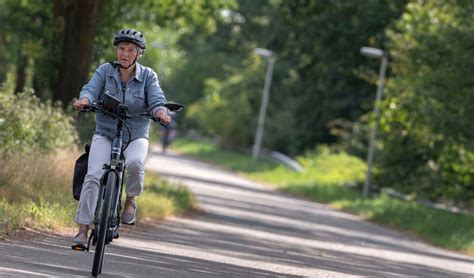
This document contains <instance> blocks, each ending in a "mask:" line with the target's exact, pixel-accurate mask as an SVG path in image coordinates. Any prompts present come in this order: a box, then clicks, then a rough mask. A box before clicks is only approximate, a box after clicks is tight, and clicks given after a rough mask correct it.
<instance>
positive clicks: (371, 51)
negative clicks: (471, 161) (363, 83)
mask: <svg viewBox="0 0 474 278" xmlns="http://www.w3.org/2000/svg"><path fill="white" fill-rule="evenodd" d="M360 53H362V55H365V56H367V57H371V58H378V59H381V64H380V71H379V84H378V86H377V94H376V96H375V104H374V120H375V122H374V123H373V125H372V128H371V129H370V140H369V149H368V151H367V173H366V175H365V183H364V188H363V191H362V196H363V197H364V198H367V197H368V195H369V192H370V180H371V175H372V161H373V158H374V145H375V138H376V136H377V125H378V118H379V114H380V100H381V99H382V94H383V88H384V84H385V71H386V69H387V65H388V55H387V52H385V51H383V50H381V49H378V48H373V47H362V48H361V49H360Z"/></svg>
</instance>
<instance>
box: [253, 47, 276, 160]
mask: <svg viewBox="0 0 474 278" xmlns="http://www.w3.org/2000/svg"><path fill="white" fill-rule="evenodd" d="M254 52H255V53H256V54H258V55H260V56H262V57H264V58H266V59H268V64H267V74H266V76H265V86H264V87H263V95H262V102H261V103H260V113H259V115H258V123H257V131H256V133H255V143H254V145H253V148H252V156H253V158H254V159H258V157H259V155H260V147H261V145H262V137H263V124H264V123H265V113H266V111H267V104H268V98H269V93H270V84H271V83H272V74H273V64H274V63H275V61H276V57H275V55H274V54H273V52H272V51H270V50H268V49H264V48H255V49H254Z"/></svg>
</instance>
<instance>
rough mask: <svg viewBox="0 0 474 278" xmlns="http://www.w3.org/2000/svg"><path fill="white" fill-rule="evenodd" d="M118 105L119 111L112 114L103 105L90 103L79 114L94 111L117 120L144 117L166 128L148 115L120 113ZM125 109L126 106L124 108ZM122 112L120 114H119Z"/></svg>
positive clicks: (157, 119) (157, 118)
mask: <svg viewBox="0 0 474 278" xmlns="http://www.w3.org/2000/svg"><path fill="white" fill-rule="evenodd" d="M120 107H121V106H120V105H119V109H116V110H118V112H113V111H110V110H109V109H107V108H106V107H103V105H101V104H100V103H95V102H93V103H90V104H89V105H84V108H83V109H82V110H81V111H79V112H96V111H101V112H104V113H105V114H107V115H110V116H112V117H114V118H116V119H119V120H122V121H124V120H126V119H132V118H138V117H146V118H148V119H150V120H152V121H154V122H157V123H159V124H160V125H162V126H163V127H168V125H167V124H164V123H162V122H161V119H160V118H159V117H155V116H153V115H150V114H149V113H146V112H144V113H140V114H138V115H128V113H127V112H126V111H124V112H122V111H120ZM125 107H126V106H125ZM120 112H122V113H120Z"/></svg>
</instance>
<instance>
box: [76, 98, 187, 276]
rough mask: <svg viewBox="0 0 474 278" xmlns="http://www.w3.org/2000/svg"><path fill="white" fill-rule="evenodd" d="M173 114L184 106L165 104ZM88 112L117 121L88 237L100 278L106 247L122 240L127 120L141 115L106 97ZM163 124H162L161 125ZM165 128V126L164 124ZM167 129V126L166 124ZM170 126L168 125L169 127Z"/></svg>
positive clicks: (150, 117) (88, 244)
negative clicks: (123, 135) (123, 138)
mask: <svg viewBox="0 0 474 278" xmlns="http://www.w3.org/2000/svg"><path fill="white" fill-rule="evenodd" d="M165 107H167V108H168V109H169V110H170V111H174V112H179V111H181V110H182V109H183V108H184V107H183V106H182V105H181V104H178V103H167V104H165ZM83 111H84V112H96V111H100V112H102V113H105V114H107V115H109V116H111V117H113V118H115V119H117V120H118V122H117V130H116V133H115V136H114V138H113V140H112V145H111V147H112V150H111V155H110V163H109V164H104V167H103V169H104V170H105V171H104V173H103V175H102V177H101V179H100V188H99V198H98V199H97V206H96V210H95V213H94V220H93V224H94V229H92V232H91V234H90V236H89V238H88V242H87V248H86V251H87V252H89V248H90V245H91V243H92V245H94V246H95V254H94V261H93V264H92V275H93V276H97V275H98V274H100V273H102V265H103V262H104V254H105V246H106V245H107V244H110V243H111V242H112V241H113V240H114V239H117V238H118V237H119V234H118V228H119V226H120V223H121V222H120V220H121V219H120V218H121V211H122V189H123V178H122V176H123V173H124V172H125V161H124V157H123V155H122V154H123V152H124V150H125V149H126V148H127V146H128V142H130V139H131V138H130V129H129V127H128V126H127V124H126V122H125V120H126V119H129V118H133V117H137V116H131V115H129V114H128V107H127V106H126V105H123V104H120V101H119V100H118V99H116V98H114V97H113V96H110V95H108V94H105V99H104V101H101V102H98V103H91V104H90V105H88V106H86V107H84V110H83ZM138 116H139V117H143V116H144V117H147V118H149V119H151V120H153V121H155V122H160V119H157V118H155V117H153V116H151V115H149V114H148V113H142V114H140V115H138ZM160 124H161V123H160ZM162 125H163V124H162ZM163 126H165V125H163ZM123 127H125V128H127V130H128V134H129V138H128V139H129V140H128V141H127V144H123V140H122V130H123ZM165 127H166V126H165Z"/></svg>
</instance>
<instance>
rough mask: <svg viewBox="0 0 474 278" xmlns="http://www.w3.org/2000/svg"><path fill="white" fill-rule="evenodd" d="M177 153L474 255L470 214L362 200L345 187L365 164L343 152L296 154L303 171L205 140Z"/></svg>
mask: <svg viewBox="0 0 474 278" xmlns="http://www.w3.org/2000/svg"><path fill="white" fill-rule="evenodd" d="M173 148H175V149H176V150H177V151H178V152H181V153H183V154H186V155H189V156H191V157H194V158H197V159H200V160H203V161H207V162H211V163H214V164H217V165H221V166H224V167H227V168H228V169H230V170H233V171H235V172H237V173H239V174H241V175H245V176H247V177H249V178H251V179H253V180H257V181H260V182H264V183H266V184H271V185H273V186H275V187H277V188H279V189H280V190H282V191H284V192H288V193H291V194H295V195H299V196H303V197H305V198H308V199H310V200H313V201H316V202H320V203H326V204H330V205H331V206H333V207H335V208H338V209H341V210H344V211H347V212H351V213H354V214H358V215H361V216H364V217H365V218H366V219H369V220H371V221H374V222H377V223H380V224H384V225H387V226H390V227H393V228H396V229H399V230H405V231H407V232H409V233H411V234H415V235H417V236H419V237H421V238H423V239H425V240H427V241H428V242H431V243H433V244H435V245H438V246H440V247H444V248H449V249H453V250H457V251H461V252H465V253H468V254H471V255H474V215H472V214H471V215H457V214H452V213H449V212H445V211H441V210H438V209H433V208H427V207H424V206H421V205H418V204H417V203H415V202H404V201H401V200H397V199H393V198H390V197H388V196H386V195H378V196H375V197H373V198H370V199H362V198H361V193H360V191H358V190H354V189H350V188H349V187H348V186H346V185H357V184H361V183H362V182H363V179H364V173H365V170H366V165H365V163H364V162H363V161H361V160H360V159H357V158H355V157H352V156H350V155H348V154H345V153H331V152H330V151H329V149H328V148H319V149H318V150H317V151H315V152H311V153H308V154H306V155H305V156H304V157H299V158H297V160H298V161H299V162H300V163H301V164H302V165H303V166H304V169H305V170H304V172H303V173H297V172H294V171H290V170H288V169H287V168H285V167H283V166H281V165H278V164H276V163H269V162H267V161H254V160H253V159H252V158H251V157H249V156H248V155H246V154H242V153H236V152H231V151H228V150H222V149H220V148H218V147H217V146H215V145H213V144H209V143H204V142H194V141H188V140H178V141H176V142H175V143H174V144H173Z"/></svg>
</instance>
